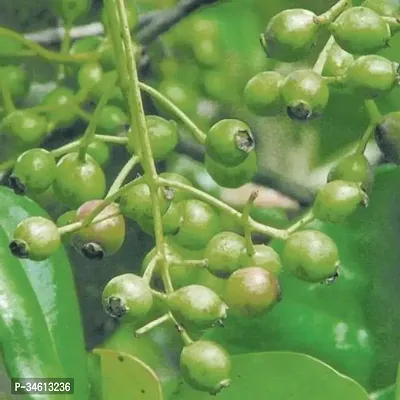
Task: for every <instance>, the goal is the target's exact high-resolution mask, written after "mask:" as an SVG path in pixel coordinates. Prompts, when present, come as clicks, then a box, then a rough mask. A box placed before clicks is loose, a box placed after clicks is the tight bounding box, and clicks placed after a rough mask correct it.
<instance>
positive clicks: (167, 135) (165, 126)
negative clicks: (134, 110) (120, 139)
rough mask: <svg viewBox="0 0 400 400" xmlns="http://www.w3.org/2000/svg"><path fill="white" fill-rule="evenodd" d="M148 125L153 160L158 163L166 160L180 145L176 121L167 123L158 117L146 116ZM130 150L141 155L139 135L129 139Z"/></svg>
mask: <svg viewBox="0 0 400 400" xmlns="http://www.w3.org/2000/svg"><path fill="white" fill-rule="evenodd" d="M146 124H147V132H148V135H149V140H150V146H151V151H152V154H153V158H154V159H155V160H156V161H161V160H164V159H165V158H166V157H167V156H168V155H169V154H170V153H171V152H172V151H173V150H174V149H175V147H176V145H177V144H178V140H179V138H178V126H177V124H176V122H175V121H172V120H170V121H167V120H166V119H164V118H161V117H158V116H156V115H146ZM128 150H129V151H130V152H131V153H135V154H140V146H139V138H138V135H134V136H133V138H132V135H130V136H129V137H128Z"/></svg>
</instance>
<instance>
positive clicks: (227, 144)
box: [205, 119, 255, 167]
mask: <svg viewBox="0 0 400 400" xmlns="http://www.w3.org/2000/svg"><path fill="white" fill-rule="evenodd" d="M254 145H255V143H254V137H253V134H252V133H251V130H250V128H249V127H248V126H247V125H246V124H245V123H244V122H242V121H239V120H237V119H223V120H221V121H218V122H217V123H216V124H215V125H213V126H212V127H211V129H210V130H209V131H208V133H207V137H206V142H205V146H206V154H207V155H208V156H209V157H211V158H212V159H213V160H214V161H216V162H218V163H220V164H223V165H226V166H229V167H233V166H237V165H239V164H240V163H242V162H243V161H244V160H245V159H246V158H247V156H248V155H249V153H250V152H251V151H253V150H254Z"/></svg>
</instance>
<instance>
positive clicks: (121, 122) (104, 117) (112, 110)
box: [97, 105, 128, 135]
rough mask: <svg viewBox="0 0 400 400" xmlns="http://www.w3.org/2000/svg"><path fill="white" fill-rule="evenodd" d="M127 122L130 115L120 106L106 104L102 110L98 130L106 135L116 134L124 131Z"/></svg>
mask: <svg viewBox="0 0 400 400" xmlns="http://www.w3.org/2000/svg"><path fill="white" fill-rule="evenodd" d="M127 123H128V117H127V116H126V114H125V113H124V112H123V111H122V110H121V109H120V108H119V107H116V106H113V105H106V106H104V108H103V109H102V110H101V113H100V118H99V120H98V123H97V130H98V133H101V134H104V135H115V134H117V133H119V132H120V131H122V129H123V128H124V126H125V125H126V124H127Z"/></svg>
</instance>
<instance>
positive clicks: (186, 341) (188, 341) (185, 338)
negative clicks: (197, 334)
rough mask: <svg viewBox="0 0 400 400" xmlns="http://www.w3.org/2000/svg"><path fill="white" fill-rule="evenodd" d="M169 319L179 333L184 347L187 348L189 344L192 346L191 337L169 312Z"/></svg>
mask: <svg viewBox="0 0 400 400" xmlns="http://www.w3.org/2000/svg"><path fill="white" fill-rule="evenodd" d="M169 317H170V318H171V320H172V321H173V322H174V324H175V327H176V329H177V330H178V332H179V333H180V335H181V338H182V340H183V343H184V344H185V346H189V345H190V344H192V343H193V340H192V339H191V337H190V336H189V334H188V333H187V331H186V329H185V328H184V327H183V326H182V325H181V324H180V323H179V322H178V321H177V320H176V319H175V317H174V316H173V315H172V313H171V312H169Z"/></svg>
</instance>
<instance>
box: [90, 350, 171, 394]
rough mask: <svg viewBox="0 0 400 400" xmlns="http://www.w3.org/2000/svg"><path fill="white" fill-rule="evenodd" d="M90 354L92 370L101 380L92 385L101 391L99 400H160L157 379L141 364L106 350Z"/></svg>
mask: <svg viewBox="0 0 400 400" xmlns="http://www.w3.org/2000/svg"><path fill="white" fill-rule="evenodd" d="M92 354H93V356H94V359H93V360H92V369H93V368H97V372H96V375H97V377H98V378H99V377H100V381H97V382H95V384H96V385H99V387H101V390H100V391H99V392H100V393H101V397H99V400H100V399H101V400H114V399H115V400H132V399H135V400H162V399H163V394H162V387H161V383H160V381H159V379H158V378H157V375H156V374H155V373H154V371H153V370H152V369H151V368H150V367H149V366H147V365H146V364H145V363H144V362H143V361H141V360H139V359H138V358H136V357H133V356H131V355H130V354H127V353H123V352H117V351H114V350H109V349H95V350H93V352H92ZM96 358H97V359H96ZM97 393H98V392H97Z"/></svg>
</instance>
